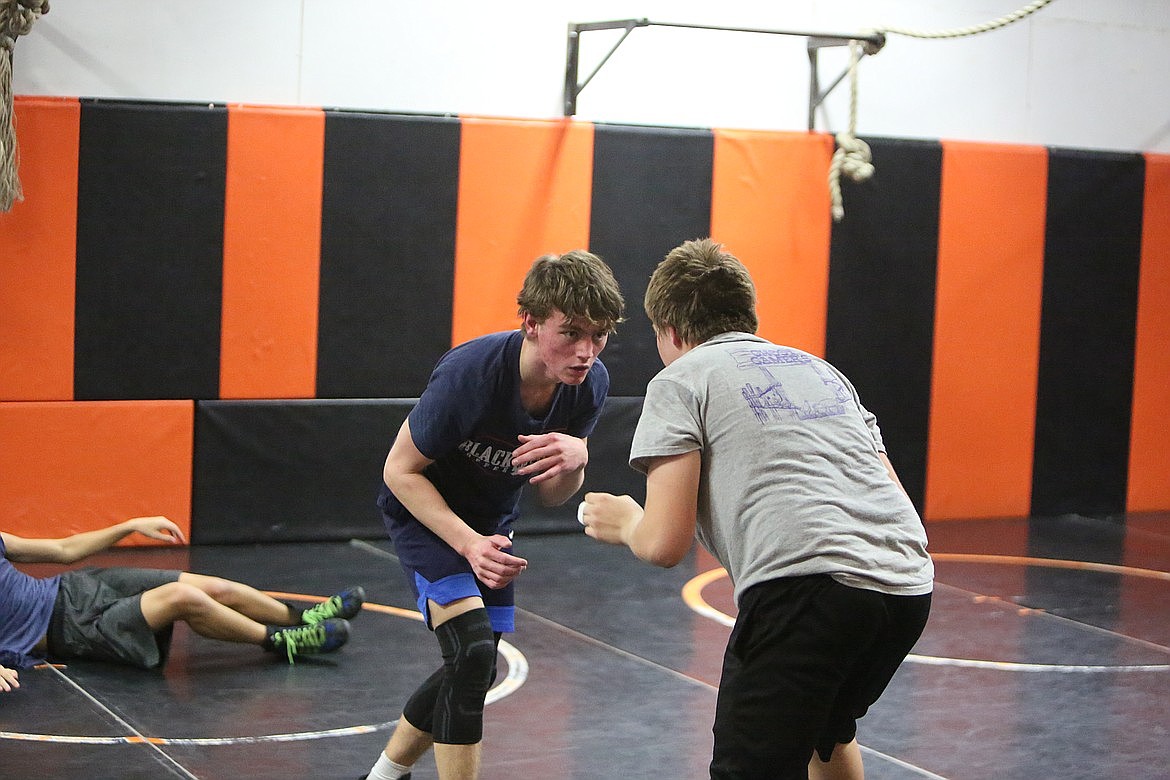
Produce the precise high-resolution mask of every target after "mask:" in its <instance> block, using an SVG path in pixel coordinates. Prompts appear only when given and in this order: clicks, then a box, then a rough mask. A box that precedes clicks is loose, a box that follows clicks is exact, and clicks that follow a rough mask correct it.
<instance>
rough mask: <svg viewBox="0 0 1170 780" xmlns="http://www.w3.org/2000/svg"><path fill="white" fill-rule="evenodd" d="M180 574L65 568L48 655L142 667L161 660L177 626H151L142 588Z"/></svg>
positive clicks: (154, 585) (158, 583)
mask: <svg viewBox="0 0 1170 780" xmlns="http://www.w3.org/2000/svg"><path fill="white" fill-rule="evenodd" d="M179 574H181V572H178V571H172V570H169V569H128V568H108V569H98V568H88V569H79V570H77V571H69V572H65V573H64V574H62V575H61V587H60V589H59V590H58V591H57V602H56V604H54V605H53V617H52V620H51V621H50V623H49V636H48V645H49V647H48V650H49V653H48V655H49V660H66V659H69V658H94V659H97V660H101V661H114V662H116V663H123V664H129V665H131V666H138V667H141V668H143V669H154V668H156V667H159V666H162V665H163V663H165V662H166V658H167V651H168V650H169V649H170V645H171V631H172V628H173V627H172V626H167V627H166V628H164V629H162V630H160V631H158V632H155V631H153V630H151V628H150V626H149V625H147V623H146V618H145V617H143V615H142V594H143V592H144V591H148V590H151V589H152V588H157V587H159V586H160V585H166V584H167V583H170V582H175V581H177V580H178V579H179Z"/></svg>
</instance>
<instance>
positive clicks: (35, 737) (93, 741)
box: [0, 590, 528, 747]
mask: <svg viewBox="0 0 1170 780" xmlns="http://www.w3.org/2000/svg"><path fill="white" fill-rule="evenodd" d="M264 592H265V593H267V594H268V595H269V596H272V597H273V598H275V599H291V600H293V601H316V602H320V601H326V600H327V598H326V597H322V596H307V595H305V594H302V593H284V592H281V591H271V590H266V591H264ZM362 610H363V611H366V610H369V611H371V612H382V613H384V614H387V615H393V616H395V617H401V618H407V619H408V620H418V621H420V622H421V621H422V619H423V618H422V615H420V614H419V613H418V611H416V610H413V609H402V608H401V607H391V606H388V605H386V604H373V603H371V602H366V603H365V604H364V605H362ZM499 652H500V655H502V656H504V660H505V661H507V663H508V675H507V676H506V677H505V678H504V679H503V680H501V681H500V682H498V683H496V685H495V686H494V687H493V688H492V689H491V690H489V691H488V694H487V699H486V700H485V702H484V703H485V704H491V703H493V702H497V701H499V700H500V699H503V698H504V697H505V696H509V695H511V694H513V693H515V692H516V691H517V690H518V689H519V688H520V686H522V685H524V682H525V680H527V679H528V659H527V658H525V657H524V654H523V653H521V652H520V651H519V650H517V649H516V648H515V647H513V646H512V645H511V644H509V643H508V642H505V641H504V640H502V639H501V640H500V647H499ZM5 695H8V696H11V695H12V694H5ZM397 722H398V721H397V720H391V721H387V722H385V723H372V724H364V725H358V726H342V727H340V728H335V729H321V730H318V731H298V732H291V733H288V734H263V735H260V736H254V737H203V738H199V737H192V738H186V737H143V736H138V735H134V734H128V735H124V736H123V735H119V736H111V737H94V736H69V735H65V734H31V733H24V732H19V731H0V739H11V740H17V741H24V742H57V743H63V744H72V745H134V744H138V745H141V744H150V745H199V746H204V747H206V746H215V745H251V744H257V743H262V742H298V741H302V740H310V739H324V738H327V737H348V736H353V735H356V734H369V733H370V732H373V731H380V730H383V729H389V728H391V727H392V726H393V725H394V724H395V723H397Z"/></svg>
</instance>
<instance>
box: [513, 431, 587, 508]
mask: <svg viewBox="0 0 1170 780" xmlns="http://www.w3.org/2000/svg"><path fill="white" fill-rule="evenodd" d="M520 442H521V443H520V446H519V447H517V448H516V449H515V450H514V451H513V452H512V462H513V463H514V464H517V465H519V464H523V465H521V466H520V468H518V469H516V473H517V474H520V475H523V476H526V477H529V479H528V481H529V483H531V484H533V485H535V486H536V489H537V491H538V492H539V493H540V502H541V503H542V504H544V505H545V506H560V505H561V504H563V503H565V502H566V501H568V500H569V499H570V498H572V497H573V494H574V493H576V492H577V491H578V490H580V489H581V485H582V484H584V482H585V465H586V464H587V463H588V462H589V439H588V438H583V439H578V438H577V437H575V436H570V435H568V434H567V433H542V434H540V435H537V436H521V437H520Z"/></svg>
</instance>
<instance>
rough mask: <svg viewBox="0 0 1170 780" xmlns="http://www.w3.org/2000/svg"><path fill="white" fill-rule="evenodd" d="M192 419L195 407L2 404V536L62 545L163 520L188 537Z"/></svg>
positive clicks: (185, 404) (184, 404) (117, 403)
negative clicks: (116, 527)
mask: <svg viewBox="0 0 1170 780" xmlns="http://www.w3.org/2000/svg"><path fill="white" fill-rule="evenodd" d="M194 410H195V404H194V402H193V401H93V402H58V403H49V402H30V403H0V527H3V529H4V530H5V531H9V532H11V533H14V534H17V535H18V536H40V537H61V536H67V535H69V534H72V533H76V532H78V531H89V530H93V529H95V528H102V527H105V526H107V525H110V524H112V523H115V522H118V521H120V520H124V519H126V518H129V517H136V516H141V515H165V516H167V517H169V518H170V519H171V520H173V521H174V522H175V523H177V524H178V525H179V527H180V528H182V529H183V532H184V533H185V534H188V536H189V532H190V528H191V459H192V445H193V426H194ZM128 542H130V543H134V544H157V543H156V542H151V541H148V540H146V539H144V538H141V537H137V536H136V537H134V538H133V539H131V540H128Z"/></svg>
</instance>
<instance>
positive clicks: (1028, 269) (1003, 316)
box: [924, 142, 1048, 520]
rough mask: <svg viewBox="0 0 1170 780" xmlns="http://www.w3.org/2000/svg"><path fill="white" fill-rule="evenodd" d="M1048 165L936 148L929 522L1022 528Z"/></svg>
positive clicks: (1021, 154)
mask: <svg viewBox="0 0 1170 780" xmlns="http://www.w3.org/2000/svg"><path fill="white" fill-rule="evenodd" d="M1047 176H1048V156H1047V152H1046V150H1045V149H1043V148H1042V147H1010V146H1003V145H995V146H990V145H982V144H966V143H951V142H944V143H943V167H942V194H941V198H942V201H941V206H940V212H939V249H938V276H937V288H936V306H935V325H934V358H933V375H932V380H931V406H930V435H929V441H928V444H927V470H926V501H925V511H924V514H925V515H926V518H927V519H930V520H934V519H946V518H955V517H967V518H970V517H1026V516H1027V515H1028V513H1029V509H1030V502H1031V493H1032V448H1033V439H1034V433H1035V412H1036V381H1037V375H1038V371H1039V368H1038V366H1039V362H1038V361H1039V349H1040V300H1041V293H1042V282H1043V274H1044V240H1045V239H1044V236H1045V208H1046V200H1047Z"/></svg>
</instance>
